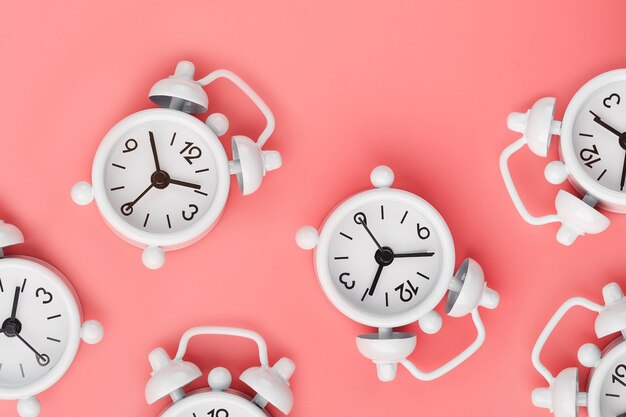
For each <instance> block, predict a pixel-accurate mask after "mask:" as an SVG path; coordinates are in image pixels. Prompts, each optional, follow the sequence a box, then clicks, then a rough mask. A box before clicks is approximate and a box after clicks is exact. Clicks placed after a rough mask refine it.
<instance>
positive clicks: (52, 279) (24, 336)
mask: <svg viewBox="0 0 626 417" xmlns="http://www.w3.org/2000/svg"><path fill="white" fill-rule="evenodd" d="M23 242H24V236H23V235H22V232H20V230H19V229H18V228H17V227H15V226H13V225H11V224H7V223H4V222H3V221H0V306H2V309H1V313H2V314H3V315H4V316H0V320H1V321H0V323H1V325H2V327H1V328H0V358H2V361H1V363H0V400H18V403H17V412H18V414H19V415H20V416H21V417H36V416H37V415H39V412H40V410H41V405H40V403H39V400H37V398H36V395H37V394H39V393H41V392H43V391H45V390H46V389H48V388H50V387H51V386H52V385H54V384H55V383H56V382H57V381H58V380H59V379H60V378H61V377H62V376H63V375H64V374H65V372H67V370H68V369H69V367H70V365H71V364H72V362H73V361H74V359H75V357H76V353H77V352H78V346H79V345H80V342H81V340H82V341H83V342H86V343H89V344H93V343H98V342H99V341H100V340H101V339H102V336H103V329H102V325H101V324H100V323H99V322H97V321H95V320H88V321H83V318H82V309H81V305H80V301H79V299H78V296H77V295H76V293H75V291H74V289H73V288H72V286H71V284H70V282H69V281H68V280H67V278H65V276H63V274H62V273H61V272H60V271H59V270H57V269H56V268H55V267H53V266H52V265H50V264H48V263H46V262H44V261H42V260H39V259H35V258H31V257H28V256H4V253H3V250H2V248H6V247H8V246H12V245H16V244H19V243H23Z"/></svg>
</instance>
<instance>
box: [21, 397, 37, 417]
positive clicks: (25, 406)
mask: <svg viewBox="0 0 626 417" xmlns="http://www.w3.org/2000/svg"><path fill="white" fill-rule="evenodd" d="M40 411H41V404H40V403H39V400H38V399H37V398H35V397H29V398H24V399H22V400H19V401H18V402H17V413H18V414H19V415H20V417H37V416H38V415H39V412H40Z"/></svg>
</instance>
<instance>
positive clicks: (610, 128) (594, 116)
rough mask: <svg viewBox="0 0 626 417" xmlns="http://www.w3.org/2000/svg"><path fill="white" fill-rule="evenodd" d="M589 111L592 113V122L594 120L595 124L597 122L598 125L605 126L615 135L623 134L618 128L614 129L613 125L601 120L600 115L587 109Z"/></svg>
mask: <svg viewBox="0 0 626 417" xmlns="http://www.w3.org/2000/svg"><path fill="white" fill-rule="evenodd" d="M589 113H591V114H593V121H594V122H596V123H597V124H599V125H600V126H602V127H603V128H605V129H606V130H608V131H609V132H611V133H614V134H616V135H617V136H622V134H623V133H622V132H620V131H619V130H617V129H615V128H614V127H613V126H611V125H609V124H608V123H607V122H605V121H604V120H602V118H600V116H598V115H597V114H595V113H594V112H592V111H591V110H589Z"/></svg>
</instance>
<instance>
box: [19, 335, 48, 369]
mask: <svg viewBox="0 0 626 417" xmlns="http://www.w3.org/2000/svg"><path fill="white" fill-rule="evenodd" d="M15 337H17V338H18V339H20V340H21V341H22V343H24V344H25V345H26V346H27V347H28V348H29V349H30V350H32V351H33V353H34V354H35V356H37V361H38V362H39V363H40V364H41V365H42V366H45V365H47V364H48V363H49V362H50V357H49V356H48V355H46V354H41V353H39V352H37V350H35V348H34V347H32V346H31V344H30V343H28V342H27V341H26V340H24V338H23V337H22V336H20V334H19V333H15Z"/></svg>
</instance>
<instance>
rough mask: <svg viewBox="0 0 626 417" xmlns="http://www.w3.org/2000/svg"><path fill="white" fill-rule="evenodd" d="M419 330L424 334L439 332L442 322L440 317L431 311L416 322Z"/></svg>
mask: <svg viewBox="0 0 626 417" xmlns="http://www.w3.org/2000/svg"><path fill="white" fill-rule="evenodd" d="M418 324H419V326H420V329H422V331H423V332H424V333H426V334H435V333H437V332H438V331H439V330H441V326H442V324H443V320H442V319H441V315H440V314H439V313H437V312H436V311H434V310H433V311H431V312H430V313H427V314H426V315H424V316H423V317H422V318H421V319H419V320H418Z"/></svg>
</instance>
